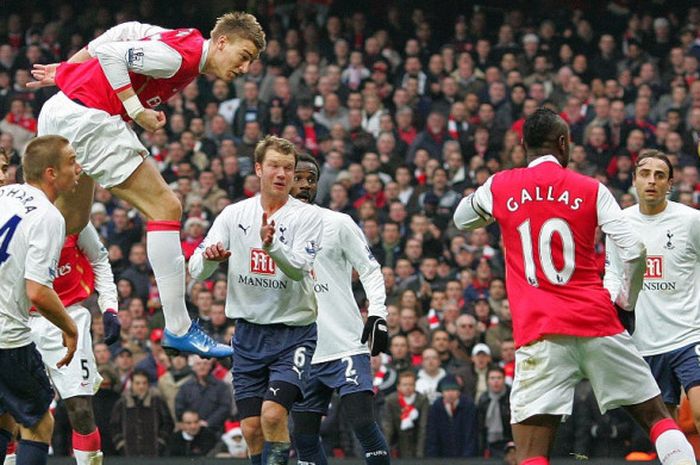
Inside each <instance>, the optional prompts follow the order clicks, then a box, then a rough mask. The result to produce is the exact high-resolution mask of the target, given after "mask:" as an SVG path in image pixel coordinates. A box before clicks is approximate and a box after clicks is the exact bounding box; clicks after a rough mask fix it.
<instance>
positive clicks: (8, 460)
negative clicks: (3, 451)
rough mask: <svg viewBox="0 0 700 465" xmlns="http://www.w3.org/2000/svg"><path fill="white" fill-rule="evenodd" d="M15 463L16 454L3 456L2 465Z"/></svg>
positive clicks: (13, 464)
mask: <svg viewBox="0 0 700 465" xmlns="http://www.w3.org/2000/svg"><path fill="white" fill-rule="evenodd" d="M16 463H17V454H8V455H6V456H5V462H4V463H3V465H15V464H16Z"/></svg>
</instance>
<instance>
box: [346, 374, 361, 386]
mask: <svg viewBox="0 0 700 465" xmlns="http://www.w3.org/2000/svg"><path fill="white" fill-rule="evenodd" d="M357 376H359V375H356V376H354V377H352V378H350V377H348V378H345V382H346V383H354V384H355V386H359V385H360V383H359V382H358V381H357Z"/></svg>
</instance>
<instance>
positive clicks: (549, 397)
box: [510, 331, 660, 423]
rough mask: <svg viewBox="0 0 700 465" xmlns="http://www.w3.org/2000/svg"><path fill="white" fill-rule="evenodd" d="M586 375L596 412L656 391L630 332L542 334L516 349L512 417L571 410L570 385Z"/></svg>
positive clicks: (515, 420) (515, 419) (517, 419)
mask: <svg viewBox="0 0 700 465" xmlns="http://www.w3.org/2000/svg"><path fill="white" fill-rule="evenodd" d="M584 378H587V379H589V380H590V382H591V387H592V388H593V392H594V394H595V397H596V399H597V401H598V407H599V408H600V411H601V413H605V412H606V411H607V410H610V409H614V408H617V407H622V406H625V405H634V404H639V403H641V402H644V401H647V400H649V399H651V398H652V397H655V396H657V395H659V394H660V391H659V388H658V386H657V385H656V381H655V380H654V377H653V376H652V374H651V371H650V370H649V366H648V365H647V364H646V362H645V361H644V359H643V358H642V356H641V355H640V354H639V352H638V351H637V349H636V348H635V346H634V344H633V343H632V338H631V337H630V335H629V334H628V333H627V331H624V332H622V333H620V334H616V335H614V336H607V337H585V338H584V337H574V336H547V338H546V339H542V340H539V341H537V342H534V343H532V344H529V345H526V346H523V347H520V348H519V349H518V350H517V351H516V352H515V379H514V380H513V390H512V392H511V396H510V405H511V422H512V423H520V422H522V421H524V420H526V419H528V418H530V417H531V416H533V415H541V414H548V415H571V409H572V407H573V402H574V388H575V387H576V384H578V382H579V381H581V380H582V379H584Z"/></svg>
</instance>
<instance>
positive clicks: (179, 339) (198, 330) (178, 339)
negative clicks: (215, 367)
mask: <svg viewBox="0 0 700 465" xmlns="http://www.w3.org/2000/svg"><path fill="white" fill-rule="evenodd" d="M161 344H162V346H163V349H164V350H165V353H167V354H168V355H170V356H175V355H179V354H195V355H199V356H200V357H203V358H225V357H231V356H233V348H232V347H231V346H227V345H226V344H220V343H218V342H216V341H215V340H214V339H212V338H211V337H210V336H209V335H208V334H207V333H205V332H204V330H203V329H202V327H201V326H199V322H197V321H193V322H192V325H190V329H189V330H187V333H185V334H183V335H182V336H176V335H174V334H173V333H171V332H170V331H168V330H167V329H166V330H165V331H164V332H163V341H162V343H161Z"/></svg>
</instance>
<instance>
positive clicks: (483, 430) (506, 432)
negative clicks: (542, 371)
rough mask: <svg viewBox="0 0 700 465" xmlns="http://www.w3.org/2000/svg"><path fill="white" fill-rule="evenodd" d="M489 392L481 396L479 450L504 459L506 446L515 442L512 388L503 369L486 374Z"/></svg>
mask: <svg viewBox="0 0 700 465" xmlns="http://www.w3.org/2000/svg"><path fill="white" fill-rule="evenodd" d="M486 383H487V384H488V390H487V391H486V392H485V393H483V394H482V395H481V398H479V403H478V406H477V409H478V411H479V446H480V447H479V449H480V451H481V453H482V454H483V455H486V456H488V457H503V455H504V453H505V446H506V444H507V443H508V442H510V441H512V440H513V433H512V432H511V427H510V400H509V399H510V388H509V387H508V385H507V384H506V375H505V372H504V371H503V368H501V367H498V366H496V367H491V368H489V370H488V372H487V374H486Z"/></svg>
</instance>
